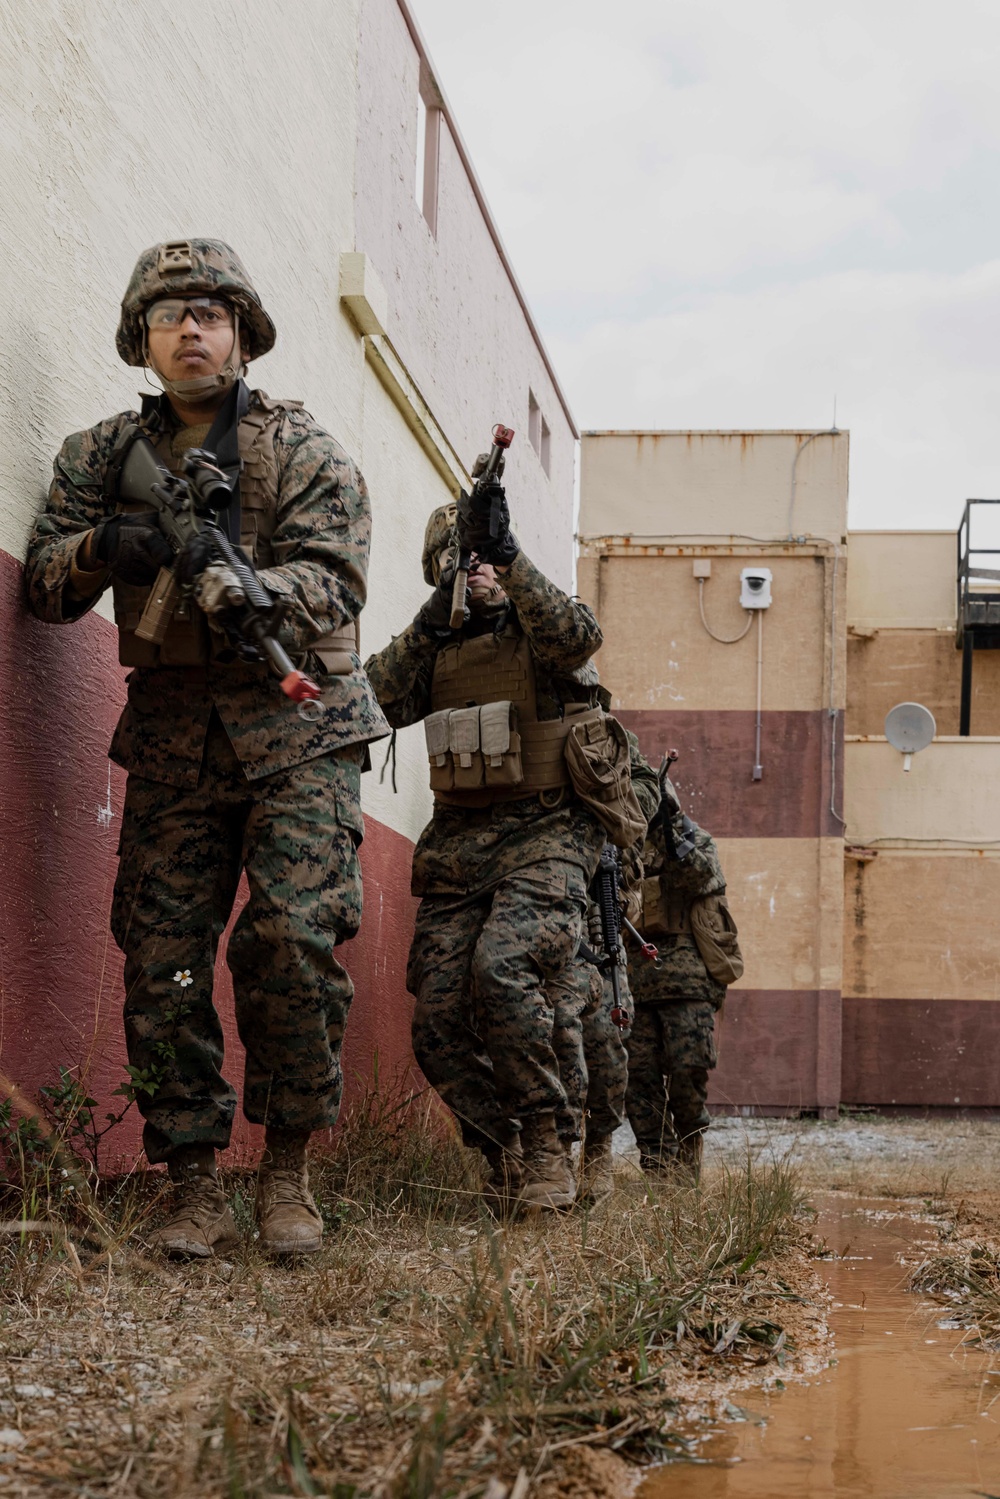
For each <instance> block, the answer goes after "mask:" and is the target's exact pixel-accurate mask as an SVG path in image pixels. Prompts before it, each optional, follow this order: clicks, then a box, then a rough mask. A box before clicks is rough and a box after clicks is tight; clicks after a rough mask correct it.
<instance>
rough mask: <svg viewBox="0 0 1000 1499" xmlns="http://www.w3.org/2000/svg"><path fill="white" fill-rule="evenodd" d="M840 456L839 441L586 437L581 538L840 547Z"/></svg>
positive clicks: (843, 485)
mask: <svg viewBox="0 0 1000 1499" xmlns="http://www.w3.org/2000/svg"><path fill="white" fill-rule="evenodd" d="M797 455H798V462H797V464H796V457H797ZM847 457H848V434H847V433H846V432H839V433H836V434H833V433H826V434H824V435H823V436H820V437H816V438H814V439H813V440H811V441H810V434H809V433H803V432H585V433H584V434H583V441H582V446H581V453H580V464H581V483H580V521H579V530H580V536H581V537H584V538H586V537H595V536H633V537H664V536H693V535H697V536H701V535H706V534H707V535H710V536H713V537H717V536H733V537H738V536H749V537H752V538H753V537H760V538H764V539H765V540H774V539H779V538H780V539H784V538H786V537H787V536H789V535H792V536H817V537H825V538H827V539H828V540H830V541H833V542H836V543H837V544H838V545H839V544H842V543H843V541H844V540H845V533H846V530H847ZM793 469H794V485H795V503H794V511H793V514H792V517H791V526H790V525H789V507H790V505H791V503H792V486H793Z"/></svg>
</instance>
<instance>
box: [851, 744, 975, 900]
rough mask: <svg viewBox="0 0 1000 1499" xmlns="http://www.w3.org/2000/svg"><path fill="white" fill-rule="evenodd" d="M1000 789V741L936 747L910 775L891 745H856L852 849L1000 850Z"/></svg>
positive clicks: (922, 756) (920, 759) (922, 754)
mask: <svg viewBox="0 0 1000 1499" xmlns="http://www.w3.org/2000/svg"><path fill="white" fill-rule="evenodd" d="M998 786H1000V739H957V738H946V739H936V740H935V741H934V743H933V744H931V745H930V746H929V747H928V748H927V749H925V750H922V751H921V752H920V754H919V755H914V756H913V758H912V762H911V769H910V770H909V771H908V772H904V770H903V757H902V755H900V754H899V752H898V751H897V750H894V749H893V748H892V746H891V745H890V744H888V743H887V742H886V741H885V740H884V739H881V738H878V739H869V740H863V741H857V740H848V741H847V743H846V744H845V746H844V806H845V809H846V812H847V830H846V837H847V841H848V842H849V843H859V844H877V843H880V842H883V843H884V842H913V843H920V844H926V843H931V842H934V843H942V844H967V845H969V846H970V847H972V848H980V849H985V848H989V847H990V846H991V845H994V846H996V847H997V848H998V849H1000V796H998V795H997V787H998ZM996 924H997V926H998V927H1000V922H997V923H996Z"/></svg>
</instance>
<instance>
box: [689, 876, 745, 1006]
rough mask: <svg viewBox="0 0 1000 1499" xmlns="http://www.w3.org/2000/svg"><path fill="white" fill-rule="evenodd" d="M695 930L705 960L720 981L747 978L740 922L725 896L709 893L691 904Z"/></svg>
mask: <svg viewBox="0 0 1000 1499" xmlns="http://www.w3.org/2000/svg"><path fill="white" fill-rule="evenodd" d="M691 933H692V935H693V937H694V940H695V942H696V944H697V947H698V951H699V952H700V953H701V960H702V962H703V963H704V965H705V967H706V968H707V969H708V971H709V973H710V974H711V976H712V978H714V979H715V981H716V983H717V984H725V985H727V986H728V985H729V984H735V982H736V980H737V979H738V978H742V977H743V954H742V953H741V952H740V944H739V939H738V936H737V932H736V922H735V921H734V920H733V913H732V912H731V911H730V909H729V906H728V904H727V902H726V897H725V896H724V895H705V896H703V897H702V899H701V900H696V901H694V902H693V904H692V906H691Z"/></svg>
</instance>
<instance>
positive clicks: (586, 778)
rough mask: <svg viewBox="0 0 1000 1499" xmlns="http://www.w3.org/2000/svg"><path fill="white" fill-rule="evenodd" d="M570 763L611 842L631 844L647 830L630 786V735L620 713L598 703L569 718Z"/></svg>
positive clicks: (579, 789)
mask: <svg viewBox="0 0 1000 1499" xmlns="http://www.w3.org/2000/svg"><path fill="white" fill-rule="evenodd" d="M566 768H567V769H568V771H569V777H570V780H571V781H572V783H573V790H574V791H575V792H576V794H577V796H578V797H579V799H580V801H581V802H583V804H584V806H585V807H586V808H587V810H588V811H589V812H591V813H593V815H594V816H595V817H596V818H597V820H598V822H599V823H600V824H601V826H602V827H603V829H604V831H605V832H606V833H607V835H608V838H609V840H610V841H611V842H612V843H614V844H615V845H616V846H617V847H618V848H629V847H630V846H631V845H632V844H633V843H636V842H638V841H639V840H640V839H642V838H644V837H645V836H646V819H645V818H644V817H643V815H642V812H641V810H640V807H639V803H638V801H637V799H636V795H635V792H634V791H633V789H632V771H631V765H630V756H629V745H628V739H627V737H626V734H625V730H624V729H623V728H622V726H621V724H620V723H619V722H618V720H617V718H612V716H611V714H610V713H604V712H603V711H602V710H601V709H599V708H597V709H594V710H593V711H592V712H591V713H589V714H587V715H586V716H585V717H583V718H579V719H577V720H576V722H572V721H569V733H568V734H567V736H566Z"/></svg>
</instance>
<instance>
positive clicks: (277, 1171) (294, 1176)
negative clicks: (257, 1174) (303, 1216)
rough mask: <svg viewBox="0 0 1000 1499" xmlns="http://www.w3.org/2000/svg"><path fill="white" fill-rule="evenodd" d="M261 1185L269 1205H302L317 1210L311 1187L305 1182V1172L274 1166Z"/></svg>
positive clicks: (312, 1210)
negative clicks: (310, 1190)
mask: <svg viewBox="0 0 1000 1499" xmlns="http://www.w3.org/2000/svg"><path fill="white" fill-rule="evenodd" d="M261 1185H262V1187H263V1189H264V1191H265V1193H266V1196H267V1201H268V1204H269V1206H271V1207H278V1206H279V1205H280V1206H282V1207H302V1208H306V1209H307V1210H308V1211H309V1212H311V1213H314V1212H315V1211H316V1208H315V1204H314V1203H313V1200H312V1196H311V1194H310V1192H309V1188H308V1187H307V1186H306V1183H305V1173H304V1172H303V1171H296V1170H293V1169H291V1168H286V1167H282V1166H272V1167H271V1168H270V1170H268V1171H266V1172H265V1173H264V1175H263V1177H262V1180H261Z"/></svg>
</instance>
